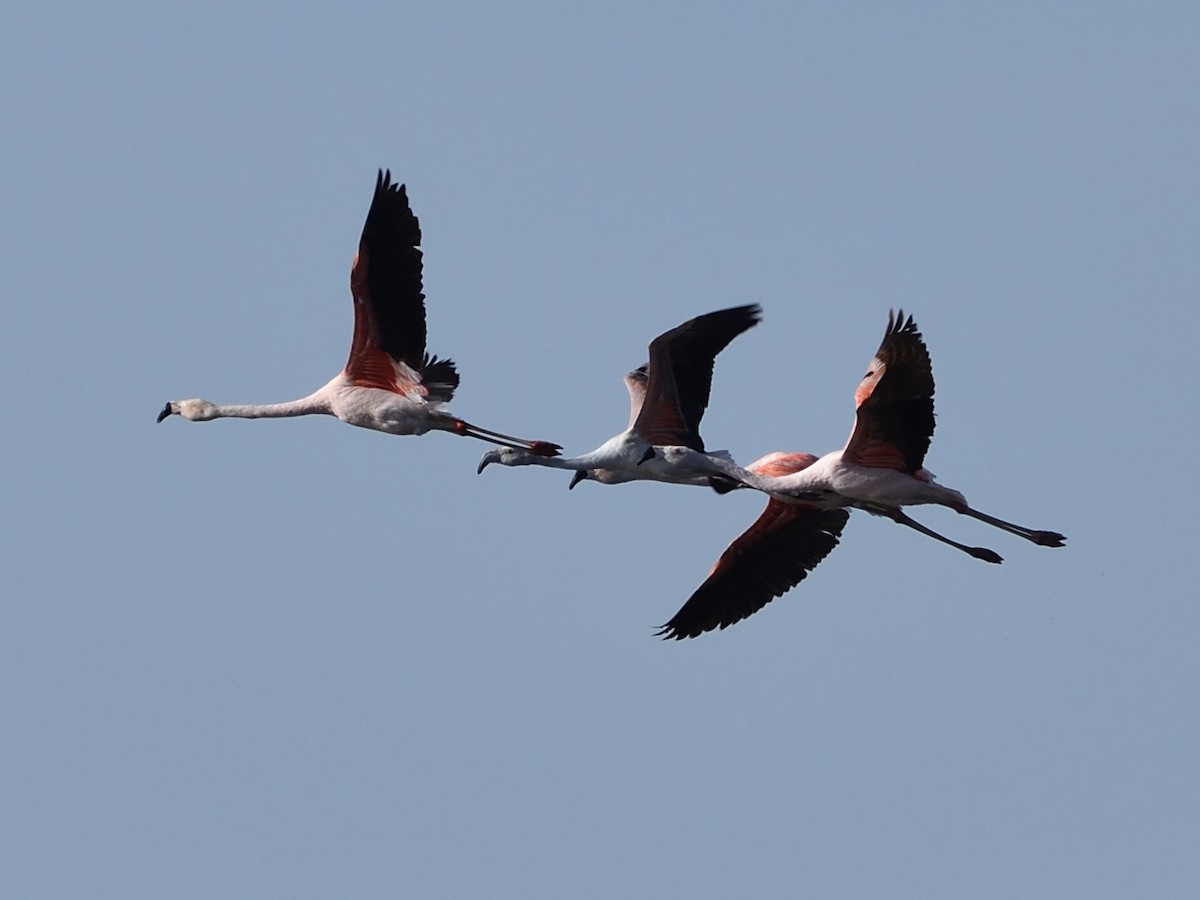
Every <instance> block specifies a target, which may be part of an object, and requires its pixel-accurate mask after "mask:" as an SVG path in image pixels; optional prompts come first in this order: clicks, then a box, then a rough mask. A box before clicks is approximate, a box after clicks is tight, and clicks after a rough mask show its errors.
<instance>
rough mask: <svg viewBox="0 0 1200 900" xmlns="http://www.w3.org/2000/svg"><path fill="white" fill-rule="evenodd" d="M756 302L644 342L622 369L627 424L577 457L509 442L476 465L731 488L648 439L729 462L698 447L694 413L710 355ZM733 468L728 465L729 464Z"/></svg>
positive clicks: (746, 320) (703, 392)
mask: <svg viewBox="0 0 1200 900" xmlns="http://www.w3.org/2000/svg"><path fill="white" fill-rule="evenodd" d="M761 315H762V309H761V308H760V307H759V306H758V305H757V304H751V305H748V306H735V307H733V308H731V309H723V310H720V311H718V312H712V313H708V314H706V315H703V316H697V317H696V318H694V319H689V320H688V321H686V322H684V323H683V324H682V325H680V326H678V327H677V328H672V329H671V330H670V331H667V332H664V333H663V334H660V335H659V336H658V337H656V338H655V339H654V340H653V341H651V342H650V361H649V362H648V363H646V364H645V365H643V366H640V367H639V368H637V369H636V370H634V371H633V372H630V373H629V374H628V375H626V376H625V386H626V387H627V388H628V389H629V407H630V414H629V426H628V427H627V428H626V429H625V430H624V431H622V432H621V433H620V434H618V435H616V436H615V437H612V438H609V440H607V441H605V442H604V443H603V444H601V445H600V446H599V447H597V448H596V449H595V450H592V451H591V452H590V453H585V454H583V455H582V456H573V457H555V458H551V457H548V456H546V455H544V454H538V453H535V452H531V451H529V450H527V449H522V448H517V447H501V448H500V449H498V450H490V451H488V452H487V453H485V454H484V455H483V458H482V459H481V460H480V461H479V469H478V471H479V472H482V471H483V470H484V469H485V468H487V466H488V465H489V464H491V463H500V464H501V465H505V466H547V467H549V468H554V469H573V470H575V475H574V477H573V478H572V479H571V484H570V485H569V487H572V488H573V487H575V485H577V484H578V483H579V482H580V481H583V480H585V479H591V480H593V481H599V482H601V483H602V484H620V483H622V482H626V481H665V482H670V483H673V484H699V485H711V484H714V483H715V484H720V485H723V486H726V487H727V488H729V489H732V488H733V487H736V486H737V484H736V482H733V481H730V480H728V479H727V478H725V477H724V476H723V475H721V474H719V473H713V472H710V471H708V470H706V469H697V468H696V466H695V465H694V464H692V463H691V462H690V461H689V462H687V463H683V464H680V463H674V462H669V461H667V460H666V459H665V458H664V457H663V456H662V455H661V454H656V453H655V447H656V446H662V445H679V446H682V447H686V448H688V449H689V451H690V452H693V453H696V454H697V455H698V456H699V457H704V458H706V459H707V458H710V457H719V458H721V459H723V460H725V461H726V462H727V463H728V464H729V465H731V466H733V460H732V459H731V458H730V457H729V455H728V454H727V453H725V452H724V451H717V452H715V453H706V452H705V450H704V441H703V440H702V439H701V437H700V419H701V418H702V417H703V416H704V410H705V409H706V408H707V406H708V397H709V393H710V391H711V389H712V372H713V362H714V360H715V359H716V356H717V354H718V353H720V352H721V351H722V350H724V349H725V348H726V347H727V346H728V345H729V343H730V341H732V340H733V339H734V338H735V337H737V336H738V335H739V334H741V333H742V332H743V331H746V330H747V329H749V328H751V327H753V326H754V325H756V324H757V323H758V322H759V320H760V318H761ZM735 468H736V467H735Z"/></svg>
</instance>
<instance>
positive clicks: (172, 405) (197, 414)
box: [158, 398, 217, 422]
mask: <svg viewBox="0 0 1200 900" xmlns="http://www.w3.org/2000/svg"><path fill="white" fill-rule="evenodd" d="M167 416H183V417H184V418H185V419H187V420H188V421H189V422H207V421H208V420H209V419H215V418H216V417H217V407H216V406H215V405H214V404H212V403H209V402H208V401H207V400H200V399H199V398H196V399H192V400H172V401H170V402H169V403H167V405H166V406H164V407H163V408H162V412H160V413H159V414H158V421H159V422H161V421H162V420H163V419H165V418H166V417H167Z"/></svg>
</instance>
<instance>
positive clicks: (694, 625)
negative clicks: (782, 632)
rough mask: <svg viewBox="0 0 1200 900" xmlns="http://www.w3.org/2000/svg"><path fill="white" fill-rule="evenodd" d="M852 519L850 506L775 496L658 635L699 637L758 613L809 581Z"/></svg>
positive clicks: (678, 637) (723, 554)
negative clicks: (817, 506)
mask: <svg viewBox="0 0 1200 900" xmlns="http://www.w3.org/2000/svg"><path fill="white" fill-rule="evenodd" d="M849 518H850V513H849V512H848V511H847V510H845V509H826V510H822V509H815V508H813V507H810V506H804V505H801V504H795V503H784V502H783V501H781V500H775V499H772V500H771V501H770V502H768V503H767V508H766V509H765V510H763V514H762V515H761V516H759V517H758V519H757V521H755V523H754V524H753V525H751V526H750V527H749V528H748V529H746V531H745V532H743V533H742V534H741V535H740V536H739V537H738V538H737V540H735V541H734V542H733V543H732V544H730V545H729V547H728V549H726V550H725V552H724V553H722V554H721V558H720V559H718V560H717V563H716V565H715V566H713V569H712V571H711V572H710V573H709V575H708V578H706V579H705V581H704V583H703V584H702V585H700V587H699V588H697V589H696V592H695V593H694V594H692V596H691V597H689V598H688V601H687V602H686V603H685V604H683V606H682V607H681V608H680V610H679V612H677V613H675V615H674V617H673V618H672V619H671V621H670V622H668V623H667V624H666V625H664V626H663V627H662V628H661V629H660V630H659V631H658V635H659V636H660V637H662V638H664V639H666V638H675V639H676V640H682V639H683V638H689V637H697V636H699V635H701V634H703V633H704V632H706V631H712V630H713V629H714V628H727V627H729V626H730V625H732V624H734V623H735V622H740V621H741V620H742V619H744V618H746V617H747V616H749V615H752V614H753V613H756V612H758V611H759V610H760V609H762V608H763V607H764V606H766V605H767V604H768V603H770V602H771V601H772V600H773V599H774V598H776V597H780V596H782V595H783V594H785V593H786V592H787V591H789V590H790V589H791V588H793V587H795V586H796V585H797V584H799V583H800V582H801V581H803V580H804V577H805V576H806V575H808V573H809V572H811V571H812V570H813V569H814V568H815V567H816V565H817V563H819V562H820V561H821V560H823V559H824V558H825V557H826V556H828V555H829V554H830V552H832V550H833V548H834V547H836V546H837V545H838V538H839V537H840V536H841V534H842V529H843V528H845V527H846V521H847V520H848V519H849Z"/></svg>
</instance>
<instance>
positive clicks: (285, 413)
mask: <svg viewBox="0 0 1200 900" xmlns="http://www.w3.org/2000/svg"><path fill="white" fill-rule="evenodd" d="M188 402H189V401H184V404H186V403H188ZM184 404H180V405H181V406H182V407H183V408H182V409H181V410H180V412H181V413H182V414H183V415H184V417H185V418H189V419H194V420H196V421H205V420H207V419H286V418H291V417H293V416H313V415H332V414H333V410H332V409H330V406H329V402H328V401H327V400H325V399H324V398H323V397H321V396H320V395H319V394H311V395H309V396H307V397H301V398H300V399H299V400H288V401H286V402H284V403H225V404H217V403H207V402H206V401H200V403H199V404H198V407H199V408H197V409H195V410H194V412H193V411H192V410H189V409H188V408H187V406H185V405H184Z"/></svg>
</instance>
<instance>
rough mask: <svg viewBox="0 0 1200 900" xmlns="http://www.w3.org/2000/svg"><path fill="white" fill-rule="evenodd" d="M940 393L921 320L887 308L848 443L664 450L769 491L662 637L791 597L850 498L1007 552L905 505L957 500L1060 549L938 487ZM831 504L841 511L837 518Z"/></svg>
mask: <svg viewBox="0 0 1200 900" xmlns="http://www.w3.org/2000/svg"><path fill="white" fill-rule="evenodd" d="M933 390H934V385H933V368H932V365H931V363H930V360H929V351H928V350H927V349H926V347H925V342H924V340H923V339H922V337H921V333H920V332H919V331H918V330H917V326H916V323H915V322H914V321H913V319H912V317H911V316H909V317H908V318H907V319H906V318H905V316H904V313H903V311H900V312H898V313H897V314H895V315H893V314H891V313H889V314H888V327H887V331H886V332H885V334H884V337H883V342H882V343H881V344H880V346H879V350H878V352H876V354H875V358H874V359H873V360H872V361H871V365H870V367H869V368H868V369H867V374H866V375H865V376H864V377H863V379H862V381H861V382H859V385H858V389H857V390H856V391H855V393H854V402H855V406H856V408H857V416H856V420H855V425H854V430H853V431H852V432H851V434H850V439H849V441H847V443H846V446H845V447H844V448H843V449H842V450H836V451H834V452H833V453H828V454H826V455H825V456H823V457H821V458H820V459H817V458H816V457H813V456H811V455H809V454H771V455H770V456H767V457H764V458H763V459H761V460H759V461H758V462H756V463H754V464H753V465H751V466H750V469H749V470H746V469H740V468H739V467H737V466H736V465H732V464H730V463H729V462H728V461H726V460H723V459H719V458H713V457H708V456H703V455H697V454H695V453H694V451H692V450H690V449H688V448H686V447H665V448H661V449H660V450H659V451H658V452H660V453H662V454H663V455H664V456H665V457H666V459H667V461H668V462H674V463H677V464H680V465H687V466H691V467H693V468H702V467H707V468H708V469H709V470H710V471H712V472H714V473H719V474H722V475H725V476H726V478H727V479H729V480H730V481H732V482H737V483H739V484H741V485H744V486H746V487H752V488H755V489H757V490H760V491H764V492H765V493H767V494H768V495H770V497H771V500H770V501H769V502H768V504H767V509H766V511H765V512H764V513H763V514H762V516H760V517H759V519H758V521H756V522H755V523H754V524H753V525H752V526H751V527H750V528H749V529H748V530H747V531H746V532H745V533H744V534H742V535H741V536H740V537H739V538H738V539H737V540H735V541H734V542H733V543H732V544H731V545H730V546H729V548H728V549H727V550H726V551H725V553H724V554H722V556H721V558H720V559H719V560H718V561H717V564H716V566H714V568H713V570H712V572H711V573H710V574H709V577H708V579H707V580H706V581H705V582H704V584H702V585H701V586H700V588H699V589H697V591H696V592H695V593H694V594H693V595H692V596H691V598H689V599H688V601H687V602H686V603H685V604H684V605H683V607H682V608H681V609H680V610H679V612H678V613H676V614H675V616H674V618H672V619H671V621H670V622H668V623H667V624H666V625H665V626H663V628H662V630H661V631H660V632H659V634H660V635H662V636H663V637H665V638H677V639H681V638H685V637H695V636H697V635H699V634H701V633H703V632H705V631H709V630H711V629H713V628H717V627H720V628H725V627H727V626H729V625H731V624H733V623H734V622H737V621H740V620H741V619H743V618H745V617H746V616H748V615H750V614H751V613H753V612H755V611H757V610H758V609H761V608H762V607H763V606H764V605H766V604H767V603H769V602H770V601H771V599H772V598H774V597H778V596H780V595H782V594H783V593H784V592H786V591H787V590H789V589H790V588H791V587H793V586H795V585H796V584H798V583H799V582H800V581H801V580H802V579H803V578H804V576H805V575H806V574H807V573H808V572H809V571H810V570H811V569H812V568H813V567H814V566H816V565H817V563H819V562H820V561H821V560H822V559H824V558H825V556H826V555H828V554H829V552H830V551H832V550H833V548H834V547H835V546H836V545H837V541H838V536H839V535H840V533H841V529H842V526H843V525H844V524H845V521H846V516H847V515H848V514H847V513H846V510H845V508H846V507H852V508H856V509H862V510H866V511H867V512H869V513H873V514H875V515H879V516H886V517H887V518H890V519H892V520H893V521H894V522H898V523H899V524H901V525H905V526H907V527H909V528H913V529H915V530H917V531H919V532H921V533H922V534H924V535H927V536H929V537H931V538H933V539H934V540H937V541H941V542H942V543H944V544H949V545H950V546H951V547H955V548H957V549H959V550H962V551H963V552H965V553H968V554H970V555H971V556H973V557H975V558H976V559H981V560H983V561H985V562H991V563H999V562H1001V561H1002V560H1001V557H1000V555H999V554H997V553H996V552H995V551H993V550H989V549H987V548H986V547H968V546H966V545H965V544H960V543H958V542H957V541H953V540H951V539H950V538H947V537H945V536H944V535H941V534H939V533H937V532H936V531H933V530H932V529H930V528H927V527H925V526H924V525H921V524H920V523H918V522H916V521H914V520H913V519H912V518H911V517H909V516H908V515H907V514H906V513H905V512H904V511H903V509H902V507H904V506H914V505H918V504H937V505H939V506H948V507H950V508H951V509H953V510H954V511H955V512H959V513H962V514H963V515H966V516H970V517H971V518H974V519H979V520H980V521H981V522H986V523H987V524H989V525H992V526H994V527H996V528H999V529H1001V530H1003V531H1007V532H1009V533H1010V534H1014V535H1016V536H1017V537H1021V538H1024V539H1025V540H1027V541H1031V542H1033V543H1035V544H1038V545H1040V546H1043V547H1062V546H1063V544H1064V542H1065V541H1066V538H1065V537H1064V536H1063V535H1061V534H1059V533H1058V532H1056V531H1038V530H1034V529H1031V528H1025V527H1023V526H1020V525H1014V524H1013V523H1011V522H1006V521H1004V520H1003V519H997V518H996V517H995V516H990V515H988V514H986V513H982V512H980V511H979V510H976V509H973V508H971V506H969V505H968V504H967V500H966V498H965V497H964V496H963V495H962V494H961V493H959V492H958V491H956V490H953V489H951V488H947V487H943V486H942V485H939V484H938V483H937V482H936V481H934V478H933V475H932V474H931V473H930V472H929V471H928V470H927V469H925V468H923V463H924V460H925V454H926V452H927V451H928V449H929V442H930V439H931V438H932V436H933V427H934V418H933ZM726 484H728V482H726ZM789 505H790V508H789ZM834 513H836V514H838V515H839V516H840V518H831V517H830V516H832V515H833V514H834Z"/></svg>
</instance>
